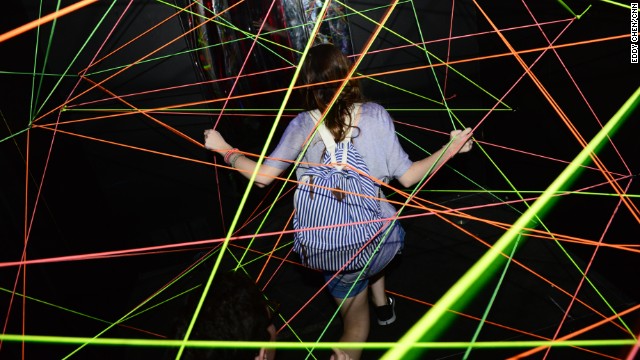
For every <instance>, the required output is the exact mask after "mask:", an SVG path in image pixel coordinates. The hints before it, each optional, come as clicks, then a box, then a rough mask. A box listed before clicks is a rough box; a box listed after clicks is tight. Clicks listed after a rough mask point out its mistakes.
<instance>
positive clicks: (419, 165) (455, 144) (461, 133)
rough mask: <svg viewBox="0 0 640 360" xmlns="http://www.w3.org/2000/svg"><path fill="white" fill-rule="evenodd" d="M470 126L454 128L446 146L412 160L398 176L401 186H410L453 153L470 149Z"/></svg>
mask: <svg viewBox="0 0 640 360" xmlns="http://www.w3.org/2000/svg"><path fill="white" fill-rule="evenodd" d="M472 135H473V134H472V133H471V128H466V129H464V130H454V131H452V132H451V134H450V135H449V138H450V141H449V144H448V146H443V147H442V148H441V149H440V150H438V151H436V152H434V153H433V154H431V155H429V156H427V157H426V158H424V159H422V160H418V161H416V162H414V163H413V164H412V165H411V167H410V168H409V170H407V171H406V172H405V173H404V174H403V175H402V176H400V177H399V178H398V181H399V182H400V184H402V186H405V187H411V186H413V185H415V184H416V183H417V182H418V181H420V180H422V178H423V177H424V176H425V175H426V174H427V173H428V172H431V171H433V170H435V169H436V168H438V167H440V166H442V165H444V163H446V162H447V160H449V159H450V158H452V157H453V156H454V155H455V154H458V153H465V152H467V151H469V150H471V145H472V140H471V136H472Z"/></svg>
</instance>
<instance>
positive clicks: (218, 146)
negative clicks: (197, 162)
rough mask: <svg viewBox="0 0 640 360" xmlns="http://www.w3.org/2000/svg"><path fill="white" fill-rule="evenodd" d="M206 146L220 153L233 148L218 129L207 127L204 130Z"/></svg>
mask: <svg viewBox="0 0 640 360" xmlns="http://www.w3.org/2000/svg"><path fill="white" fill-rule="evenodd" d="M204 148H205V149H207V150H211V151H215V152H218V153H226V152H227V151H228V150H231V146H230V145H229V144H227V142H226V141H225V140H224V138H223V137H222V135H220V133H219V132H218V131H216V130H213V129H207V130H205V131H204Z"/></svg>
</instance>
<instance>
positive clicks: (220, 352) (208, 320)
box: [181, 272, 272, 360]
mask: <svg viewBox="0 0 640 360" xmlns="http://www.w3.org/2000/svg"><path fill="white" fill-rule="evenodd" d="M197 300H199V296H194V297H192V298H191V299H189V303H190V304H189V305H188V306H187V307H186V310H187V312H188V311H192V310H193V309H195V301H197ZM271 323H272V322H271V318H270V314H269V309H268V304H267V302H266V300H265V298H264V296H263V295H262V293H261V292H260V290H259V289H258V288H257V286H256V284H255V283H254V282H253V281H252V280H251V279H249V278H248V277H247V276H244V275H242V274H240V273H237V272H228V273H222V274H219V275H216V277H215V278H214V281H213V283H212V285H211V287H210V289H209V295H208V296H207V297H206V299H205V302H204V303H203V305H202V308H201V310H200V313H199V315H198V319H197V320H196V323H195V325H194V328H193V329H192V332H191V336H190V337H189V338H190V339H192V340H228V341H269V340H270V338H271V335H270V334H269V332H268V330H267V328H268V327H269V325H271ZM183 325H186V324H183ZM185 329H186V326H185V327H184V328H183V329H182V330H185ZM181 332H182V333H184V331H181ZM256 354H257V350H255V349H246V350H244V349H238V348H216V349H195V348H187V349H186V351H185V352H184V354H183V358H184V359H190V360H193V359H207V360H209V359H216V360H226V359H229V360H231V359H234V360H235V359H238V360H241V359H253V358H254V357H255V356H256Z"/></svg>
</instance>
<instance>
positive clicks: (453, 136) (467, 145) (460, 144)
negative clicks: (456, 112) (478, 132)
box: [449, 128, 473, 154]
mask: <svg viewBox="0 0 640 360" xmlns="http://www.w3.org/2000/svg"><path fill="white" fill-rule="evenodd" d="M472 136H473V133H472V132H471V128H466V129H464V130H453V131H452V132H451V133H450V134H449V139H450V141H451V144H450V145H449V147H450V148H452V149H458V151H457V153H458V154H460V153H466V152H468V151H470V150H471V147H472V145H473V140H471V137H472Z"/></svg>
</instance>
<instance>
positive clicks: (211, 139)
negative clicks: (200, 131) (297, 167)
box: [204, 130, 282, 187]
mask: <svg viewBox="0 0 640 360" xmlns="http://www.w3.org/2000/svg"><path fill="white" fill-rule="evenodd" d="M204 147H205V149H208V150H211V151H215V152H217V153H218V154H220V156H222V157H224V158H225V160H226V161H229V165H231V167H233V168H235V169H237V170H238V171H239V172H240V174H242V175H243V176H244V177H246V178H247V179H250V178H251V174H253V172H254V170H255V168H256V165H257V162H255V161H253V160H251V159H249V158H248V157H246V156H244V155H242V154H241V153H239V152H237V149H234V148H233V147H231V145H229V144H227V142H226V141H225V140H224V138H223V137H222V135H220V133H219V132H218V131H216V130H205V131H204ZM234 150H236V151H234ZM281 173H282V170H281V169H278V168H275V167H273V166H268V165H264V164H263V165H261V166H260V169H259V170H258V174H257V175H256V179H255V183H256V185H257V186H258V187H265V186H267V185H269V184H271V182H272V181H273V179H274V178H275V177H276V176H278V175H280V174H281Z"/></svg>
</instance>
